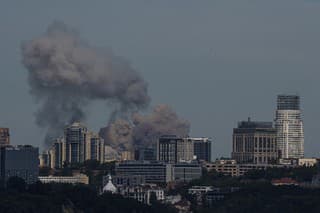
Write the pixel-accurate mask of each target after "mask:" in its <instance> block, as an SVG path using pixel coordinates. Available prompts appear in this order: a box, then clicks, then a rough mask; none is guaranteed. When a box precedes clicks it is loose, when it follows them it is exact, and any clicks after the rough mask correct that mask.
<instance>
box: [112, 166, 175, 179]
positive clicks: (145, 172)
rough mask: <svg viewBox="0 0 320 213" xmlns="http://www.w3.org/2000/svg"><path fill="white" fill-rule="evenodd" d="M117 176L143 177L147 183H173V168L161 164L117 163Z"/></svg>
mask: <svg viewBox="0 0 320 213" xmlns="http://www.w3.org/2000/svg"><path fill="white" fill-rule="evenodd" d="M115 172H116V176H134V175H138V176H142V177H143V178H144V179H145V182H146V183H168V182H170V181H172V166H171V165H170V164H164V163H160V162H148V161H124V162H121V163H116V167H115Z"/></svg>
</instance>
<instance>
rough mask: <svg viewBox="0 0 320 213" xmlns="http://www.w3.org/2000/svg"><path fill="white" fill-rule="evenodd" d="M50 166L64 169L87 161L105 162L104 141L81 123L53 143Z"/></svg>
mask: <svg viewBox="0 0 320 213" xmlns="http://www.w3.org/2000/svg"><path fill="white" fill-rule="evenodd" d="M48 156H49V160H48V164H49V165H48V166H49V167H50V168H56V169H58V168H63V166H64V165H66V164H74V163H83V162H84V161H86V160H97V161H99V162H100V163H103V162H104V157H105V146H104V140H103V139H102V138H100V137H99V135H98V134H96V133H93V132H90V131H88V130H87V128H86V127H85V126H84V125H82V124H80V123H73V124H71V125H69V126H66V128H65V134H64V137H61V138H57V139H56V140H54V141H53V143H52V146H51V147H50V149H49V150H48Z"/></svg>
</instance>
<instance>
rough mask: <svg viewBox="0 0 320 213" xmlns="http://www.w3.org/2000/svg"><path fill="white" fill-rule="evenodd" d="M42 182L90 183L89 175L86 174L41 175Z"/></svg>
mask: <svg viewBox="0 0 320 213" xmlns="http://www.w3.org/2000/svg"><path fill="white" fill-rule="evenodd" d="M39 181H40V182H41V183H65V184H86V185H88V184H89V177H88V176H87V175H85V174H78V175H75V176H39Z"/></svg>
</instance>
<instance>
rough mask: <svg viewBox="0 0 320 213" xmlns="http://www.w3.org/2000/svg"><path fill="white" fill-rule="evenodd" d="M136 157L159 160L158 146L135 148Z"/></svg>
mask: <svg viewBox="0 0 320 213" xmlns="http://www.w3.org/2000/svg"><path fill="white" fill-rule="evenodd" d="M134 159H135V160H138V161H155V160H157V151H156V148H140V149H137V150H135V153H134Z"/></svg>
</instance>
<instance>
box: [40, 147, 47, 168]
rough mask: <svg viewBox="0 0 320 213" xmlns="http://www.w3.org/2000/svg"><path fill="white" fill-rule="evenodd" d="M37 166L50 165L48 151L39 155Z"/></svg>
mask: <svg viewBox="0 0 320 213" xmlns="http://www.w3.org/2000/svg"><path fill="white" fill-rule="evenodd" d="M39 167H50V154H49V152H48V151H45V152H43V153H42V154H40V155H39Z"/></svg>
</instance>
